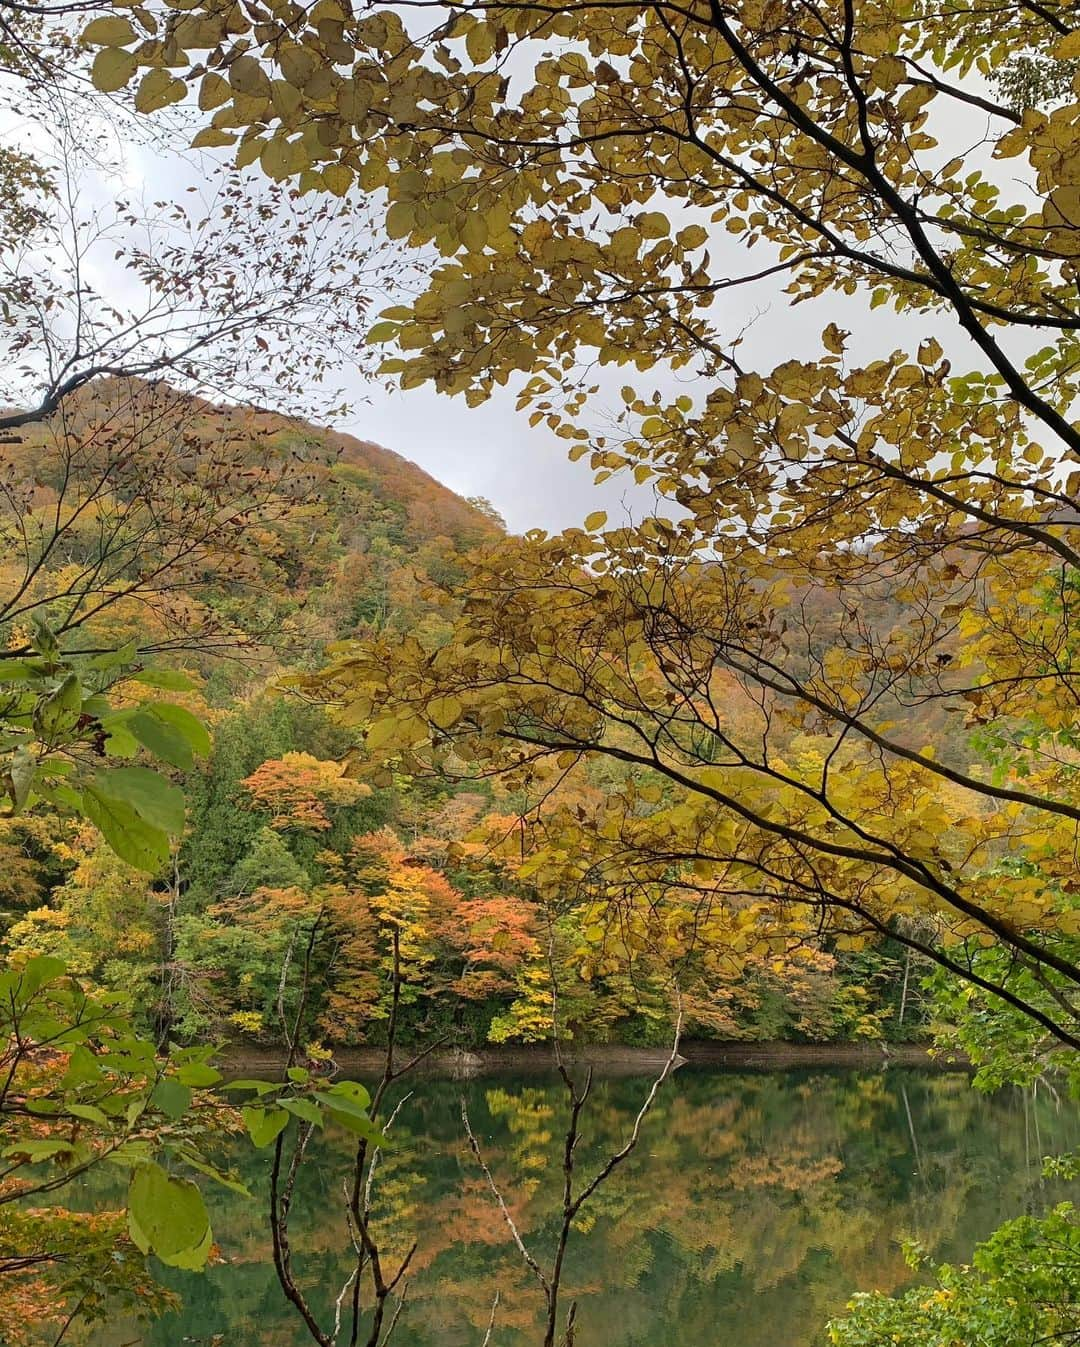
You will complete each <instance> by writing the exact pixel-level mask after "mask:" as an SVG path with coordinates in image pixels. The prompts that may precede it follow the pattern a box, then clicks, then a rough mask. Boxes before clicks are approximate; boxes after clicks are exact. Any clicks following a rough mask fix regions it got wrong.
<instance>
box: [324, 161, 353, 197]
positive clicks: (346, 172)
mask: <svg viewBox="0 0 1080 1347" xmlns="http://www.w3.org/2000/svg"><path fill="white" fill-rule="evenodd" d="M322 176H323V182H324V183H325V184H326V186H327V187H328V188H329V190H330V191H331V192H333V194H334V195H335V196H344V195H345V193H346V192H347V191H348V190H349V188H350V187H351V186H352V180H353V175H352V170H351V169H348V168H346V167H345V165H344V164H327V165H326V167H325V168H324V169H323V171H322Z"/></svg>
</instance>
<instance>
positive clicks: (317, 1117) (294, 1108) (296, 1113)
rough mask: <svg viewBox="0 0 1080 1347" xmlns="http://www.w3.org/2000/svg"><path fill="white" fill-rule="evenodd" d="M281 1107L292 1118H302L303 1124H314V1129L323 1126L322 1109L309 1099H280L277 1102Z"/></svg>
mask: <svg viewBox="0 0 1080 1347" xmlns="http://www.w3.org/2000/svg"><path fill="white" fill-rule="evenodd" d="M279 1103H280V1104H281V1107H282V1108H283V1109H287V1110H288V1111H289V1112H290V1113H291V1114H292V1115H293V1117H294V1118H302V1119H303V1120H304V1122H309V1123H312V1124H314V1126H316V1127H321V1126H322V1125H323V1115H322V1109H321V1108H319V1106H318V1104H315V1103H313V1102H312V1100H310V1099H293V1098H288V1099H282V1100H279Z"/></svg>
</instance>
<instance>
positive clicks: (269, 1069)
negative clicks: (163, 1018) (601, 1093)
mask: <svg viewBox="0 0 1080 1347" xmlns="http://www.w3.org/2000/svg"><path fill="white" fill-rule="evenodd" d="M679 1052H680V1056H681V1058H682V1061H681V1062H680V1063H679V1069H680V1070H684V1071H685V1070H691V1071H693V1070H710V1069H711V1070H721V1071H796V1070H800V1069H805V1068H808V1067H820V1068H824V1069H831V1070H849V1071H860V1070H861V1071H867V1070H879V1071H880V1070H887V1069H889V1068H890V1067H909V1068H911V1067H913V1068H916V1069H919V1070H924V1071H969V1070H970V1069H971V1068H970V1065H969V1063H968V1062H967V1061H965V1060H964V1059H962V1058H957V1057H948V1058H946V1057H932V1056H931V1055H930V1050H929V1048H927V1047H926V1046H924V1045H922V1044H919V1043H892V1044H889V1043H880V1042H865V1043H785V1042H771V1043H742V1042H731V1043H723V1042H713V1041H711V1040H707V1039H688V1040H687V1041H686V1042H684V1043H683V1044H682V1045H681V1046H680V1049H679ZM668 1056H669V1049H667V1048H639V1047H630V1046H624V1045H620V1044H583V1045H581V1046H580V1047H576V1048H575V1047H573V1046H571V1047H569V1048H567V1049H564V1051H563V1059H564V1061H565V1062H566V1063H567V1064H568V1065H578V1066H589V1067H591V1068H592V1069H593V1070H594V1071H595V1072H596V1074H597V1075H599V1076H608V1077H612V1076H646V1075H655V1074H656V1073H657V1072H659V1071H660V1070H661V1068H662V1067H663V1065H664V1063H665V1062H666V1061H667V1059H668ZM409 1059H410V1054H409V1053H408V1052H407V1051H404V1050H403V1051H401V1052H399V1053H395V1056H394V1065H395V1069H400V1068H401V1067H403V1066H405V1064H406V1063H407V1062H408V1061H409ZM385 1060H386V1053H385V1050H384V1049H381V1048H343V1049H342V1050H341V1051H340V1052H336V1053H335V1054H334V1062H335V1064H336V1066H337V1068H338V1074H344V1075H349V1074H356V1075H360V1076H374V1075H378V1073H379V1072H380V1071H381V1069H382V1066H383V1064H384V1062H385ZM219 1066H220V1067H221V1069H222V1070H223V1071H224V1072H225V1074H226V1076H229V1075H232V1076H238V1075H259V1074H263V1075H266V1074H274V1075H280V1074H281V1073H282V1072H283V1071H284V1069H285V1057H284V1055H283V1054H282V1053H281V1052H280V1051H278V1050H276V1049H273V1048H242V1047H237V1046H233V1047H229V1048H225V1049H224V1050H223V1051H222V1053H221V1056H220V1059H219ZM555 1070H556V1068H555V1062H554V1057H553V1054H552V1050H551V1045H550V1044H548V1043H537V1044H519V1045H515V1046H513V1047H501V1046H490V1047H484V1048H481V1049H479V1050H469V1049H452V1050H448V1051H445V1052H433V1053H431V1054H430V1055H428V1056H426V1057H425V1058H424V1059H423V1061H422V1062H420V1063H418V1064H417V1066H416V1068H415V1073H416V1075H418V1076H427V1077H432V1076H442V1077H450V1078H451V1079H459V1080H460V1079H471V1078H473V1077H477V1076H499V1075H503V1074H506V1073H510V1072H512V1073H514V1074H517V1075H527V1076H549V1075H554V1074H555Z"/></svg>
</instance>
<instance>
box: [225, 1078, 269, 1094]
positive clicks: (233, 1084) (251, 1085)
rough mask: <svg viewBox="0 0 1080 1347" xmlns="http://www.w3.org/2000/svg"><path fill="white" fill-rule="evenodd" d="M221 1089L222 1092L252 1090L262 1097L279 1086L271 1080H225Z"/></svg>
mask: <svg viewBox="0 0 1080 1347" xmlns="http://www.w3.org/2000/svg"><path fill="white" fill-rule="evenodd" d="M221 1088H222V1089H223V1090H254V1091H255V1093H256V1094H258V1095H264V1094H269V1093H270V1092H271V1091H272V1090H276V1089H278V1088H279V1086H278V1084H277V1083H276V1082H275V1081H272V1080H227V1081H226V1082H225V1084H224V1085H223V1086H222V1087H221Z"/></svg>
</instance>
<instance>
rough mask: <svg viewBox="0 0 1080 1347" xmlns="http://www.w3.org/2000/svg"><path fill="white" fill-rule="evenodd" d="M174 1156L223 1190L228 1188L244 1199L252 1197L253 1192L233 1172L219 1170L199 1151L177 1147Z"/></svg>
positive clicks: (186, 1147)
mask: <svg viewBox="0 0 1080 1347" xmlns="http://www.w3.org/2000/svg"><path fill="white" fill-rule="evenodd" d="M172 1154H173V1155H175V1156H176V1158H177V1159H178V1160H182V1161H183V1162H184V1164H186V1165H190V1166H191V1168H192V1169H195V1170H198V1172H199V1173H200V1174H205V1175H206V1177H207V1178H208V1179H213V1180H214V1182H215V1183H217V1184H220V1185H221V1187H222V1188H228V1189H229V1191H230V1192H232V1193H239V1194H240V1195H241V1196H242V1197H250V1196H251V1190H250V1188H248V1186H247V1184H245V1183H244V1182H243V1181H242V1180H241V1179H240V1178H238V1177H237V1175H236V1174H235V1173H233V1172H232V1171H231V1170H224V1169H219V1168H218V1167H217V1165H212V1164H211V1163H210V1161H209V1160H207V1159H205V1158H204V1157H203V1156H201V1155H199V1153H198V1152H197V1151H194V1150H192V1149H191V1148H190V1147H189V1146H176V1147H173V1149H172Z"/></svg>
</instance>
